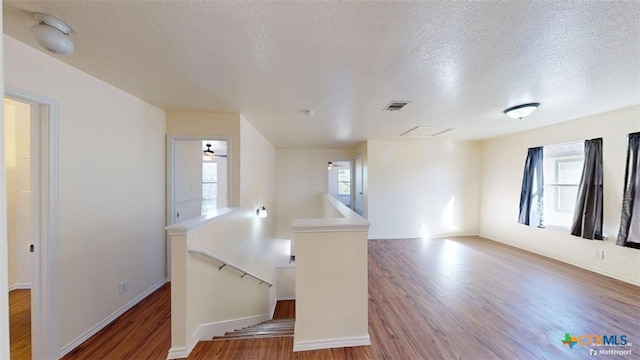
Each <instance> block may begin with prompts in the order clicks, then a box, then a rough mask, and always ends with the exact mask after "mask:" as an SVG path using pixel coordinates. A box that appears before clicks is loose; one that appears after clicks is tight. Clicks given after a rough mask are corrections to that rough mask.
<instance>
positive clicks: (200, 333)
mask: <svg viewBox="0 0 640 360" xmlns="http://www.w3.org/2000/svg"><path fill="white" fill-rule="evenodd" d="M271 315H272V314H262V315H255V316H247V317H244V318H239V319H233V320H225V321H218V322H213V323H208V324H200V326H198V328H197V329H196V331H194V333H193V335H191V341H190V342H189V344H188V345H187V346H186V347H184V348H171V349H169V353H168V354H167V359H182V358H186V357H189V354H190V353H191V350H193V348H194V347H195V346H196V344H197V343H198V341H202V340H211V338H213V337H214V336H222V335H224V334H225V333H226V332H229V331H234V330H238V329H242V328H245V327H247V326H251V325H255V324H258V323H261V322H263V321H267V320H270V319H271Z"/></svg>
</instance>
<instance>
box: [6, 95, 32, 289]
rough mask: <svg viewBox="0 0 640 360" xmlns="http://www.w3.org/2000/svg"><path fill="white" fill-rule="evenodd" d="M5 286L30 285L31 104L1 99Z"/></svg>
mask: <svg viewBox="0 0 640 360" xmlns="http://www.w3.org/2000/svg"><path fill="white" fill-rule="evenodd" d="M4 106H5V108H4V129H5V137H4V140H5V151H6V153H5V164H6V171H7V241H8V248H9V288H10V289H11V288H12V287H16V288H25V287H30V286H31V266H32V264H31V262H32V260H33V254H32V253H30V252H29V245H30V244H32V243H33V240H32V239H31V169H30V166H31V161H30V160H31V159H30V144H31V139H30V127H31V106H30V105H28V104H25V103H20V102H17V101H13V100H9V99H5V100H4Z"/></svg>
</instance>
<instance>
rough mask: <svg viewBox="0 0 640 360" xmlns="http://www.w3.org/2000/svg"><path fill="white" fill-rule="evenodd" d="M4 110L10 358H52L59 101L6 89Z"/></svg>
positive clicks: (55, 354) (55, 353) (55, 350)
mask: <svg viewBox="0 0 640 360" xmlns="http://www.w3.org/2000/svg"><path fill="white" fill-rule="evenodd" d="M3 109H4V114H3V115H4V116H3V117H4V121H3V125H2V126H3V130H4V135H5V138H4V139H3V141H4V145H5V146H4V151H5V158H4V159H3V160H4V162H5V171H6V174H7V176H6V182H5V185H4V186H5V189H4V190H5V191H6V194H7V201H6V206H7V229H6V232H7V240H8V241H7V247H8V248H7V250H8V251H7V253H8V255H9V256H8V258H9V264H7V265H8V268H9V283H8V285H9V286H8V288H7V291H8V292H9V294H8V295H10V296H9V298H10V307H11V309H10V319H9V323H10V336H9V338H10V339H9V340H10V348H11V349H10V350H11V358H12V359H30V358H34V359H40V358H57V357H58V355H59V348H58V341H57V340H58V339H57V335H56V332H55V331H54V330H53V328H54V326H53V325H54V324H55V323H56V321H55V319H56V314H55V308H54V307H53V306H52V303H53V299H55V288H56V286H55V284H53V281H52V280H53V279H55V278H56V274H57V265H56V264H57V258H56V257H57V228H56V224H57V197H56V194H57V171H58V168H57V148H58V147H57V138H58V137H57V114H58V111H57V109H58V105H57V102H55V101H53V100H51V99H48V98H46V97H43V96H39V95H35V94H31V93H27V92H24V91H22V90H18V89H15V88H12V87H6V89H5V97H4V99H3ZM3 291H4V289H3ZM14 295H15V296H14Z"/></svg>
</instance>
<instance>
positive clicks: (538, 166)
mask: <svg viewBox="0 0 640 360" xmlns="http://www.w3.org/2000/svg"><path fill="white" fill-rule="evenodd" d="M542 175H543V173H542V147H534V148H529V150H528V151H527V159H526V160H525V163H524V174H523V175H522V190H521V191H520V213H519V215H518V222H519V223H520V224H525V225H531V224H533V225H535V226H539V227H542V226H543V225H544V224H543V221H542V206H543V204H542V201H543V186H542V185H543V180H542Z"/></svg>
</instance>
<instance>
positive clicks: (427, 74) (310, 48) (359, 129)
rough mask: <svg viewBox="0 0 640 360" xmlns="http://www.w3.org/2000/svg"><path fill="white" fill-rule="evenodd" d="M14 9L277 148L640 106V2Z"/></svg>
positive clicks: (505, 125) (123, 72)
mask: <svg viewBox="0 0 640 360" xmlns="http://www.w3.org/2000/svg"><path fill="white" fill-rule="evenodd" d="M3 5H4V19H3V20H4V32H5V33H6V34H7V35H9V36H11V37H13V38H15V39H17V40H19V41H22V42H24V43H27V44H28V45H30V46H33V47H34V48H37V49H39V50H41V51H44V50H42V49H41V48H40V47H39V46H38V45H37V44H36V43H35V41H34V40H33V39H32V37H31V34H30V28H31V27H32V26H33V25H35V24H36V23H35V19H34V18H33V16H32V13H33V12H41V13H47V14H50V15H53V16H55V17H57V18H59V19H61V20H63V21H64V22H65V23H67V24H68V25H69V26H70V27H71V28H72V29H73V30H74V33H72V34H71V35H70V38H71V40H72V41H73V42H74V44H75V53H74V54H72V55H70V56H67V57H58V59H60V61H64V62H66V63H68V64H70V65H72V66H74V67H76V68H79V69H81V70H83V71H85V72H87V73H89V74H91V75H93V76H95V77H97V78H99V79H102V80H104V81H106V82H108V83H110V84H112V85H114V86H116V87H118V88H120V89H123V90H124V91H127V92H129V93H130V94H132V95H134V96H136V97H138V98H140V99H142V100H145V101H147V102H149V103H151V104H153V105H155V106H157V107H159V108H161V109H163V110H166V111H175V110H181V111H219V112H238V113H242V114H243V115H244V116H245V117H246V118H247V119H248V120H249V121H250V122H251V123H252V124H253V125H254V126H255V127H256V128H257V129H258V130H259V131H260V132H261V133H262V134H263V135H265V137H267V138H268V139H269V140H270V141H271V142H272V143H273V144H274V145H275V146H276V147H277V148H296V147H298V148H309V147H350V146H353V145H355V144H356V143H358V142H360V141H363V140H367V139H370V140H374V139H375V140H388V139H396V140H398V139H402V137H399V136H398V135H399V134H402V133H403V132H406V131H407V129H411V128H414V127H416V126H420V127H436V128H444V129H448V128H454V129H455V131H448V132H446V133H443V134H441V135H438V136H437V138H438V139H454V140H477V139H485V138H489V137H494V136H500V135H503V134H508V133H512V132H517V131H523V130H527V129H531V128H535V127H540V126H545V125H550V124H553V123H557V122H561V121H567V120H571V119H576V118H580V117H584V116H588V115H593V114H597V113H602V112H606V111H610V110H614V109H618V108H622V107H626V106H630V105H634V104H638V103H640V80H639V79H640V41H638V39H640V21H639V19H640V3H639V2H602V3H600V2H576V3H566V2H557V3H556V2H507V3H493V2H491V3H489V2H469V3H467V2H464V3H463V2H456V3H453V2H438V3H432V2H420V3H417V2H407V3H404V2H403V3H396V2H393V3H392V2H384V3H371V2H339V3H334V2H319V3H316V2H313V3H311V2H295V3H281V2H256V3H253V2H249V3H237V2H159V1H158V2H124V1H122V2H120V1H118V2H111V1H56V0H53V1H4V2H3ZM45 95H46V94H45ZM395 99H401V100H406V101H409V102H410V105H408V106H406V107H405V108H403V109H402V110H401V111H382V108H383V107H384V106H385V105H386V104H389V102H390V101H392V100H395ZM531 102H539V103H541V106H540V107H539V108H538V109H537V110H536V111H535V112H534V113H533V114H531V115H530V116H528V117H526V118H523V119H522V120H514V119H511V118H509V117H507V116H506V115H505V114H504V113H503V110H504V109H506V108H508V107H511V106H515V105H519V104H523V103H531ZM302 109H313V110H314V112H315V115H314V116H313V117H308V116H306V115H305V114H304V112H303V111H301V110H302Z"/></svg>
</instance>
